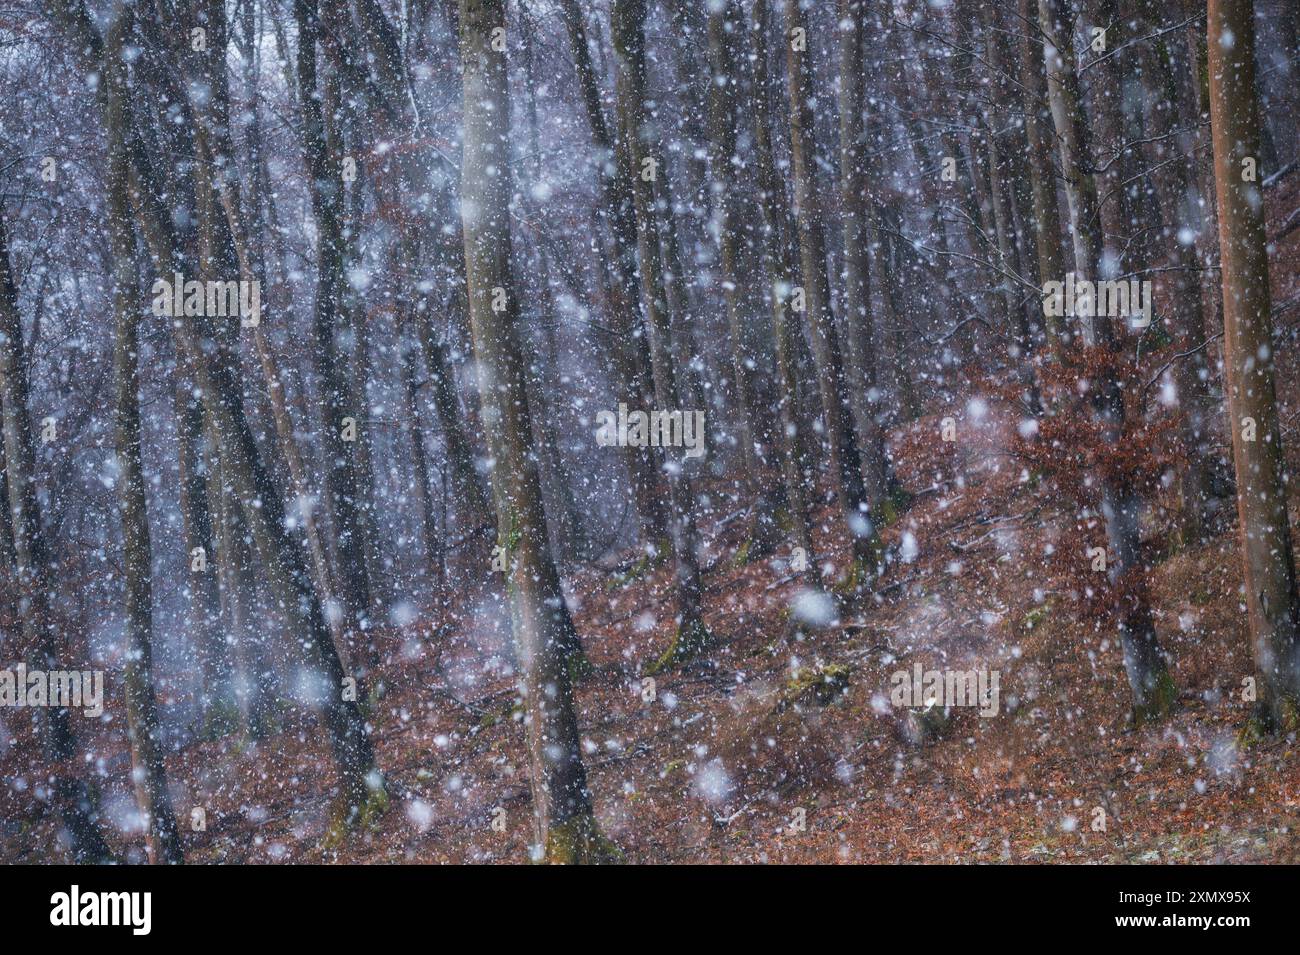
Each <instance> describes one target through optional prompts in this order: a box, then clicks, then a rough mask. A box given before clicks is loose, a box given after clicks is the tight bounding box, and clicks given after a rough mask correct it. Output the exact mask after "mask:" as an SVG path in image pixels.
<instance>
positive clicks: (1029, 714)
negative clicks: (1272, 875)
mask: <svg viewBox="0 0 1300 955" xmlns="http://www.w3.org/2000/svg"><path fill="white" fill-rule="evenodd" d="M1278 191H1280V192H1285V193H1286V194H1285V195H1283V196H1277V197H1270V198H1271V199H1277V200H1278V201H1276V202H1275V203H1274V202H1270V206H1271V208H1274V209H1278V208H1281V209H1283V210H1285V209H1292V208H1294V207H1296V206H1297V205H1300V175H1293V176H1291V177H1289V180H1288V181H1287V182H1286V183H1284V184H1283V185H1282V186H1280V187H1279V189H1278ZM1276 219H1277V217H1274V221H1275V224H1276ZM1297 240H1300V232H1295V233H1292V234H1291V235H1290V236H1288V237H1287V240H1286V248H1285V249H1283V250H1281V251H1280V252H1279V255H1278V259H1276V260H1275V262H1276V263H1284V267H1279V265H1278V264H1275V266H1274V276H1275V283H1276V285H1277V288H1276V289H1275V293H1274V294H1275V302H1277V303H1280V305H1279V310H1280V314H1279V315H1278V316H1277V319H1276V321H1277V324H1278V325H1279V328H1280V330H1281V331H1280V334H1281V335H1283V336H1287V339H1288V340H1291V339H1290V336H1291V335H1292V334H1293V332H1294V329H1293V326H1295V325H1296V324H1297V322H1298V321H1300V314H1297V312H1296V310H1295V301H1296V296H1297V292H1298V291H1300V290H1298V289H1297V287H1296V284H1297V278H1296V276H1297V273H1298V271H1300V270H1297V269H1296V268H1295V265H1296V263H1297V260H1300V254H1297V251H1298V250H1297V246H1300V241H1297ZM1297 352H1300V349H1296V348H1294V347H1289V348H1282V349H1280V356H1279V357H1280V360H1281V361H1282V369H1281V373H1280V375H1279V382H1280V387H1281V392H1282V394H1281V399H1282V406H1283V407H1282V412H1283V423H1284V436H1285V441H1286V446H1287V447H1288V448H1289V449H1290V451H1291V454H1290V458H1291V466H1292V471H1293V473H1295V469H1296V466H1297V463H1298V462H1300V455H1297V453H1296V452H1297V450H1300V440H1298V439H1297V437H1296V430H1297V420H1298V416H1300V386H1298V385H1297V382H1300V367H1298V366H1300V355H1297ZM968 411H969V409H968ZM1015 426H1016V420H1015V417H1014V415H1012V414H1011V413H1010V412H1009V410H1008V409H1006V408H1004V407H1000V406H997V405H993V406H991V407H989V408H988V410H987V412H986V413H985V414H983V416H982V418H981V417H980V416H979V415H978V414H975V415H972V414H965V415H964V416H962V418H961V427H962V428H963V429H965V430H964V431H963V440H962V441H961V442H959V443H957V444H945V443H943V442H941V441H939V440H938V438H937V435H938V433H939V426H938V417H937V416H935V417H933V418H927V419H924V420H922V421H918V422H915V423H913V424H912V425H911V426H909V428H908V429H907V430H906V431H903V432H899V433H895V434H894V435H892V436H891V442H892V446H893V448H894V453H895V458H896V466H897V471H898V477H899V479H900V480H901V482H902V484H903V486H904V488H905V489H906V490H907V491H908V492H909V494H910V495H911V501H910V503H909V505H908V506H907V507H906V509H905V510H903V512H902V513H901V514H899V515H898V516H897V518H896V519H895V520H893V521H892V522H891V523H889V524H888V526H886V527H885V528H884V530H883V535H884V539H885V543H886V544H887V546H888V547H889V549H890V552H891V553H892V554H893V555H894V558H895V559H894V560H893V561H892V563H891V564H890V566H889V568H888V570H887V572H886V574H885V575H884V576H883V577H882V579H881V580H880V581H879V582H878V583H877V586H876V598H875V600H874V602H872V603H871V604H870V605H869V606H867V607H865V608H858V609H856V610H846V611H845V612H844V613H843V614H842V615H841V616H840V618H839V619H838V621H837V622H836V623H834V624H832V625H826V626H818V627H812V626H809V627H804V628H801V629H796V628H793V627H792V626H791V623H790V617H789V611H788V608H789V607H790V606H791V604H792V602H794V601H795V598H796V596H797V593H798V589H799V585H798V583H797V582H796V581H795V580H794V579H793V577H792V575H791V574H790V573H789V571H788V569H787V568H786V565H785V561H784V558H782V557H775V558H768V559H764V560H756V561H754V562H752V563H749V564H746V565H743V566H738V565H737V564H736V562H735V560H734V556H735V552H736V549H737V548H738V547H739V546H740V545H741V544H742V543H743V541H742V536H743V525H744V521H743V520H732V521H730V522H726V523H725V524H723V525H722V526H715V527H712V528H704V529H703V530H704V533H703V535H702V536H703V538H704V541H703V546H704V552H705V564H706V566H707V567H708V570H707V572H706V577H705V580H706V586H707V593H706V598H705V606H706V608H707V610H706V622H707V623H708V625H709V627H710V628H711V629H712V631H713V634H714V637H715V645H714V647H713V649H712V650H711V651H710V652H709V653H707V654H705V655H704V656H702V657H701V658H700V659H699V660H697V661H695V662H692V663H688V664H686V665H684V666H681V667H678V668H676V669H673V670H669V671H666V672H663V673H658V674H656V675H655V677H654V680H655V686H654V693H653V699H651V700H647V699H646V698H645V697H646V696H648V695H650V694H648V692H647V687H646V685H645V684H644V683H643V679H644V675H645V670H646V668H647V667H648V666H649V664H650V663H651V661H654V660H656V659H657V658H658V656H659V655H660V654H661V653H662V652H663V651H664V649H665V648H666V647H667V646H668V643H669V641H670V638H671V633H672V606H673V604H672V593H671V589H670V586H671V569H670V568H669V567H667V566H658V567H653V568H650V569H649V570H648V572H642V573H640V574H637V573H630V574H628V573H626V570H627V568H628V567H629V566H630V565H632V564H633V562H634V559H635V555H631V554H630V555H624V560H623V561H622V568H623V570H624V572H625V573H624V574H623V575H620V574H618V573H611V572H605V571H599V570H596V569H594V568H590V569H587V570H585V571H583V572H581V573H579V574H578V575H577V576H576V577H575V578H574V579H573V591H572V594H571V597H572V603H573V606H574V607H575V614H574V615H575V621H576V623H577V626H578V630H579V633H580V634H581V636H582V639H583V641H584V643H585V647H586V651H587V654H588V657H589V659H590V661H591V664H592V671H591V672H590V673H589V674H588V675H586V676H585V677H584V678H583V679H581V681H580V682H579V684H578V686H577V689H576V697H577V705H578V708H579V724H580V728H581V731H582V736H583V741H584V749H585V759H586V765H587V769H588V774H589V781H590V786H591V791H592V797H593V802H594V805H595V808H596V812H597V816H598V820H599V823H600V825H601V827H602V829H603V831H604V833H605V834H606V835H607V836H609V837H610V838H611V839H612V840H613V841H614V842H615V843H616V844H617V845H618V846H619V847H620V848H621V849H622V851H623V852H624V853H625V855H626V858H627V860H628V861H629V862H749V861H770V862H833V861H841V862H1298V861H1300V754H1297V748H1296V746H1295V744H1294V742H1287V741H1285V740H1283V741H1263V742H1254V743H1252V744H1250V745H1246V744H1244V743H1243V741H1242V736H1241V732H1240V731H1241V729H1242V727H1243V726H1244V725H1245V723H1246V720H1247V717H1248V714H1249V704H1248V703H1247V702H1244V701H1243V700H1242V699H1241V697H1242V692H1241V691H1242V680H1243V678H1245V677H1247V676H1249V675H1250V674H1251V673H1252V672H1253V665H1252V661H1251V655H1250V649H1249V643H1248V640H1247V635H1246V627H1245V611H1244V607H1243V606H1242V604H1241V602H1240V600H1239V594H1238V587H1239V579H1240V570H1239V567H1240V559H1239V555H1238V545H1237V541H1236V528H1235V513H1234V510H1233V507H1232V502H1231V500H1230V499H1229V500H1228V501H1226V502H1224V506H1223V507H1222V509H1221V512H1220V513H1219V515H1218V516H1217V518H1216V523H1215V526H1214V531H1213V533H1212V534H1211V535H1210V538H1209V540H1208V542H1207V543H1205V544H1203V545H1200V546H1195V547H1178V546H1173V545H1171V544H1170V543H1169V541H1170V537H1169V534H1168V528H1166V527H1163V526H1162V525H1161V521H1160V519H1159V518H1158V517H1153V518H1151V520H1149V521H1148V523H1149V524H1150V526H1149V527H1148V528H1147V545H1148V546H1149V548H1150V553H1151V556H1152V564H1153V572H1152V578H1151V581H1152V582H1151V587H1152V597H1153V603H1154V607H1155V612H1156V625H1157V628H1158V631H1159V637H1160V641H1161V645H1162V646H1163V647H1164V648H1165V649H1166V651H1167V652H1168V653H1169V656H1170V661H1171V669H1172V675H1173V678H1174V681H1175V683H1176V685H1177V687H1178V690H1179V697H1178V701H1177V708H1176V711H1175V712H1174V714H1173V715H1172V716H1171V717H1169V718H1168V719H1166V720H1164V721H1162V722H1159V723H1156V724H1152V725H1146V726H1142V727H1140V728H1133V727H1132V726H1130V725H1129V723H1128V721H1127V713H1128V707H1129V698H1130V694H1129V690H1128V686H1127V682H1126V680H1125V676H1124V668H1123V660H1122V653H1121V650H1120V647H1119V645H1118V642H1117V640H1116V639H1115V637H1114V635H1113V631H1108V630H1106V629H1105V628H1101V627H1098V626H1097V625H1096V624H1094V623H1092V622H1090V621H1089V620H1088V619H1087V618H1086V616H1085V615H1083V614H1080V613H1078V612H1076V610H1075V607H1076V606H1077V605H1076V603H1075V602H1074V600H1073V599H1072V596H1071V591H1072V589H1075V588H1085V587H1087V585H1088V580H1087V579H1086V577H1087V574H1086V573H1083V572H1080V573H1078V574H1076V575H1074V576H1070V575H1066V576H1062V575H1061V574H1059V573H1053V572H1051V571H1050V570H1049V569H1047V568H1049V567H1051V566H1052V563H1053V562H1052V560H1051V559H1049V555H1052V553H1053V551H1054V550H1055V549H1056V547H1057V545H1058V544H1062V545H1064V544H1065V543H1067V542H1069V541H1071V540H1072V539H1073V538H1072V536H1071V534H1072V532H1073V530H1074V529H1073V527H1072V525H1073V524H1074V523H1075V521H1076V509H1075V508H1074V507H1073V506H1072V505H1070V504H1069V503H1068V502H1062V501H1057V500H1054V499H1052V496H1051V495H1049V494H1045V493H1044V492H1043V491H1042V489H1041V488H1040V487H1039V486H1038V485H1037V483H1036V481H1035V480H1033V479H1032V478H1031V476H1030V475H1029V474H1028V472H1027V471H1026V470H1025V468H1024V466H1023V465H1022V464H1021V463H1020V462H1018V461H1017V460H1016V459H1015V458H1014V456H1013V455H1012V454H1010V453H1008V451H1007V448H1008V447H1009V445H1010V443H1011V442H1010V437H1011V434H1012V432H1013V429H1014V428H1015ZM1294 484H1295V482H1293V486H1294ZM1292 513H1293V514H1295V513H1300V500H1297V499H1295V498H1293V500H1292ZM825 516H826V518H827V520H829V514H827V515H825ZM822 544H823V551H824V552H823V554H822V556H823V559H826V560H830V561H832V562H833V563H835V564H836V565H837V566H839V567H841V568H842V566H843V561H844V559H845V550H846V549H845V547H844V546H843V542H842V541H839V542H836V541H831V540H827V541H823V542H822ZM491 612H492V614H494V615H497V616H499V614H500V610H499V609H496V610H492V611H491ZM468 626H469V629H470V630H473V629H474V628H475V626H476V624H475V622H474V621H473V619H470V621H469V625H468ZM433 631H434V628H433V625H432V624H431V623H430V622H428V621H417V622H416V623H415V624H413V625H412V626H410V627H408V628H405V629H404V630H401V631H392V632H390V633H387V634H386V635H385V636H386V640H385V647H386V650H387V654H388V661H389V662H388V663H387V665H386V666H385V668H384V671H383V676H384V682H385V684H386V693H385V695H384V696H383V697H382V698H381V699H380V700H379V701H378V702H377V703H376V704H375V705H374V706H373V708H372V721H373V724H374V727H375V739H376V749H377V756H378V761H379V764H380V765H381V766H382V767H383V769H384V771H385V774H386V778H387V786H388V792H389V795H390V797H391V808H390V811H389V812H388V813H387V814H386V815H384V816H382V817H381V818H380V820H379V821H378V823H377V825H376V826H375V828H374V829H372V830H364V831H358V832H356V833H354V834H353V835H352V836H351V838H350V839H349V840H348V841H346V842H345V843H344V844H343V845H342V846H341V847H338V848H333V849H326V848H323V846H322V842H323V836H324V834H325V831H326V828H327V824H328V818H329V809H330V801H331V795H332V793H331V787H332V784H333V783H332V774H331V773H330V772H329V771H328V767H329V757H328V752H327V750H326V748H325V746H324V745H323V741H322V734H321V733H320V732H319V731H318V730H317V729H316V728H315V726H314V724H313V721H312V720H311V718H310V717H308V716H298V717H296V718H294V717H290V719H289V721H288V722H287V723H286V726H285V727H284V728H283V730H282V731H281V732H280V733H279V734H277V735H276V736H274V737H271V738H269V739H267V740H265V741H263V742H261V743H260V744H258V745H256V746H252V745H249V744H248V743H247V742H245V741H242V740H239V739H237V738H235V737H228V738H226V739H223V740H217V741H211V742H202V743H195V744H193V745H190V746H188V747H187V748H185V749H184V750H182V751H181V752H178V753H175V754H173V755H172V756H171V757H170V759H169V761H168V767H167V768H168V773H169V777H170V779H171V783H172V788H173V802H174V805H175V806H176V809H177V813H178V815H179V816H180V817H181V819H182V821H183V822H184V821H188V819H189V816H190V811H191V810H192V809H193V808H195V807H202V808H203V809H204V812H205V814H206V828H205V830H204V831H202V832H187V833H186V843H187V847H188V848H187V856H188V858H189V860H190V861H192V862H196V863H202V862H226V863H232V862H280V861H287V862H420V863H438V862H492V861H510V862H524V861H527V858H528V844H529V842H530V838H531V820H530V811H529V805H530V798H529V787H528V781H527V770H526V762H525V751H524V730H523V725H522V723H521V722H520V719H519V710H518V708H517V695H516V691H515V686H514V678H513V676H511V674H510V672H509V667H508V659H509V656H508V652H507V650H506V648H505V646H504V645H503V644H502V643H501V641H500V638H499V636H496V635H495V628H493V627H484V632H483V633H477V634H475V633H465V634H448V633H447V632H446V631H445V630H444V631H441V632H439V634H438V636H437V637H436V638H435V637H434V636H433ZM489 631H491V632H489ZM449 637H450V639H449ZM458 637H461V638H458ZM918 662H919V663H921V664H922V666H923V668H924V669H926V670H929V669H944V668H948V667H953V668H957V669H970V668H987V669H990V670H997V671H998V672H999V674H1000V695H1001V699H1000V708H999V712H998V714H997V715H996V716H993V717H988V718H984V717H980V716H978V715H977V714H976V711H975V710H974V709H954V710H953V711H952V713H951V719H950V721H949V722H948V723H947V724H946V725H945V726H943V727H941V728H940V730H939V732H938V734H937V735H936V736H933V737H932V738H927V739H926V740H925V741H924V742H922V743H919V744H918V743H917V742H916V741H915V733H914V732H913V730H914V729H915V726H916V725H917V724H916V722H915V721H914V720H913V719H912V718H911V717H909V716H908V715H907V711H905V710H903V711H900V710H899V709H898V708H896V707H893V706H890V705H889V694H890V680H889V677H890V674H891V673H893V672H895V671H898V670H908V671H910V670H911V668H912V667H913V664H914V663H918ZM295 719H296V721H295ZM100 751H101V752H108V753H113V752H116V754H117V755H116V756H115V757H114V756H105V757H103V758H104V759H106V760H108V762H109V763H110V764H111V765H113V766H115V767H117V768H119V769H121V770H122V771H121V772H117V771H114V772H112V773H110V774H109V775H110V777H111V778H112V779H113V780H114V783H113V785H114V786H115V787H117V788H116V789H115V790H112V791H109V792H105V793H104V794H103V798H104V799H105V800H106V801H109V802H112V803H113V804H114V805H122V804H124V803H129V799H130V796H129V793H128V791H127V789H126V786H127V782H128V779H127V777H128V773H127V771H126V770H127V768H128V767H129V759H128V757H127V755H126V752H125V741H124V740H120V739H117V740H111V739H105V740H104V741H102V746H101V747H100ZM232 781H237V782H235V783H232ZM25 793H26V790H22V791H16V790H15V787H13V786H9V787H6V791H5V792H4V795H3V799H4V800H5V802H6V805H5V806H4V807H3V808H4V809H5V812H4V813H3V814H2V816H3V818H5V819H6V820H7V824H6V826H5V828H4V831H3V832H0V856H2V857H4V858H8V859H11V860H15V861H48V860H50V859H51V858H56V857H57V854H58V853H57V849H56V850H55V851H54V853H53V855H52V854H51V848H50V847H51V846H57V840H56V839H54V831H55V826H54V822H53V821H52V819H51V818H50V816H49V813H48V812H45V813H42V812H41V811H40V807H41V805H42V804H40V803H39V802H38V801H36V800H35V799H32V798H30V796H31V794H30V793H26V795H27V796H28V798H26V799H24V798H22V797H23V796H24V794H25ZM18 804H23V805H21V806H20V805H18ZM19 808H21V809H22V810H24V811H25V814H24V812H14V811H13V810H14V809H19ZM498 809H501V810H504V813H500V812H497V810H498ZM17 819H27V820H29V821H25V822H21V823H15V821H14V820H17ZM494 819H495V820H498V822H499V825H498V826H496V827H494V826H493V821H494ZM1103 823H1104V829H1101V828H1099V826H1101V825H1102V824H1103ZM499 829H503V830H504V831H498V830H499ZM126 843H129V844H130V845H131V846H134V847H135V848H134V853H135V854H136V855H138V854H139V848H138V847H139V838H138V836H132V837H129V838H127V837H122V839H121V840H120V844H119V847H120V848H123V849H124V851H126V852H127V855H128V857H129V856H130V855H131V851H130V850H129V849H128V848H127V845H126Z"/></svg>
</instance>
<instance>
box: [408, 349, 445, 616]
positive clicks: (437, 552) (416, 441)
mask: <svg viewBox="0 0 1300 955" xmlns="http://www.w3.org/2000/svg"><path fill="white" fill-rule="evenodd" d="M417 359H418V355H417V354H416V351H415V349H414V348H410V349H408V350H407V351H406V353H405V354H404V355H403V356H402V396H403V399H402V400H403V402H404V405H403V410H404V412H405V417H406V422H407V434H408V437H409V438H410V441H411V465H412V471H413V473H412V479H413V480H414V481H415V500H416V503H417V504H418V505H419V508H420V522H421V525H422V526H423V529H424V536H423V547H422V550H423V554H424V563H425V568H424V571H425V573H426V574H429V575H430V576H431V579H432V580H433V584H434V598H435V602H436V604H437V606H438V608H439V609H440V610H441V609H442V608H444V607H446V605H447V578H446V574H445V573H444V568H445V567H446V564H447V554H446V542H445V541H444V540H443V536H442V529H441V528H440V527H439V526H438V520H437V518H436V517H435V516H434V513H433V498H432V492H431V491H430V489H429V461H428V457H427V456H426V454H425V451H424V435H423V433H422V432H421V428H420V394H419V391H417V390H416V383H415V369H416V362H417Z"/></svg>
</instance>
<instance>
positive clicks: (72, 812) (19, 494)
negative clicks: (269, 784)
mask: <svg viewBox="0 0 1300 955" xmlns="http://www.w3.org/2000/svg"><path fill="white" fill-rule="evenodd" d="M9 262H10V260H9V227H8V223H7V222H6V221H5V217H4V215H0V410H2V411H3V430H4V462H5V487H6V490H7V492H8V497H7V498H6V499H5V501H3V505H4V507H5V508H6V509H7V510H8V512H9V517H10V526H11V527H12V533H13V553H14V573H15V582H16V585H17V586H16V587H15V590H16V591H17V594H16V597H17V604H18V614H19V621H20V624H21V626H22V632H23V636H24V638H25V639H26V641H27V643H28V645H29V646H32V647H33V648H34V649H35V650H36V652H37V653H39V655H40V659H41V663H42V665H43V666H44V667H45V669H46V670H61V669H65V666H64V663H66V655H67V647H66V645H65V644H64V642H63V640H61V639H60V636H59V633H58V630H57V627H56V624H55V621H54V619H53V617H52V615H51V613H50V594H51V592H52V590H53V588H54V580H53V575H52V568H51V566H50V557H49V554H50V551H49V544H48V543H47V541H46V540H45V535H44V533H43V532H42V529H41V512H40V503H39V501H38V499H37V496H36V481H35V474H36V446H35V443H34V442H33V439H32V423H31V417H30V412H29V410H28V401H29V397H30V393H31V391H30V385H29V376H28V368H27V357H26V349H25V348H24V347H23V326H22V319H21V316H20V315H19V312H18V290H17V288H16V287H15V285H14V279H13V273H12V271H11V267H10V264H9ZM42 735H43V740H44V745H45V753H46V757H47V759H48V761H49V770H50V774H51V776H52V777H53V780H52V788H53V791H54V801H55V805H56V806H57V808H58V812H59V815H60V817H61V818H62V820H63V824H64V826H65V828H66V829H67V832H68V836H69V839H70V841H71V845H72V857H73V859H74V860H76V861H77V862H105V861H108V860H109V859H110V857H111V855H112V853H111V851H110V850H109V848H108V844H107V843H106V842H105V841H104V837H103V836H102V835H101V834H100V831H99V828H98V825H97V824H96V821H95V813H94V811H93V809H92V807H91V800H90V793H89V791H88V789H87V787H86V784H85V782H84V780H83V779H82V778H81V777H80V775H79V770H78V769H76V768H74V766H73V758H74V757H75V756H76V755H77V751H78V746H77V739H76V735H75V734H74V732H73V729H72V721H71V714H70V713H69V711H68V710H67V709H66V708H63V707H59V708H53V709H50V710H49V711H48V712H46V713H45V714H44V720H43V725H42Z"/></svg>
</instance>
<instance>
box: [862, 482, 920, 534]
mask: <svg viewBox="0 0 1300 955" xmlns="http://www.w3.org/2000/svg"><path fill="white" fill-rule="evenodd" d="M911 506H912V495H911V494H909V493H907V491H905V490H903V486H902V485H901V484H898V483H897V482H895V483H894V484H893V485H891V486H890V488H889V493H888V494H886V495H885V496H884V497H882V498H881V499H880V500H879V501H877V502H876V506H875V507H873V508H872V509H871V518H872V520H873V521H874V522H875V524H876V527H877V528H885V527H889V526H890V525H891V524H893V523H894V522H895V521H897V520H898V518H899V516H900V515H901V514H903V513H904V512H905V511H906V510H907V509H908V508H909V507H911Z"/></svg>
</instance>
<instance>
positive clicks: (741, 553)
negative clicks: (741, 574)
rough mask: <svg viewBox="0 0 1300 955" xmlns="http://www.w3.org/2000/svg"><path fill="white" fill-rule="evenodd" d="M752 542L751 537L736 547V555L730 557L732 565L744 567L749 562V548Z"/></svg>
mask: <svg viewBox="0 0 1300 955" xmlns="http://www.w3.org/2000/svg"><path fill="white" fill-rule="evenodd" d="M753 543H754V541H753V540H752V539H751V540H747V541H745V543H743V544H741V545H740V546H739V547H737V548H736V556H735V557H733V558H732V559H731V564H732V566H733V567H744V566H745V565H746V564H748V563H749V549H750V547H751V546H752V545H753Z"/></svg>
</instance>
